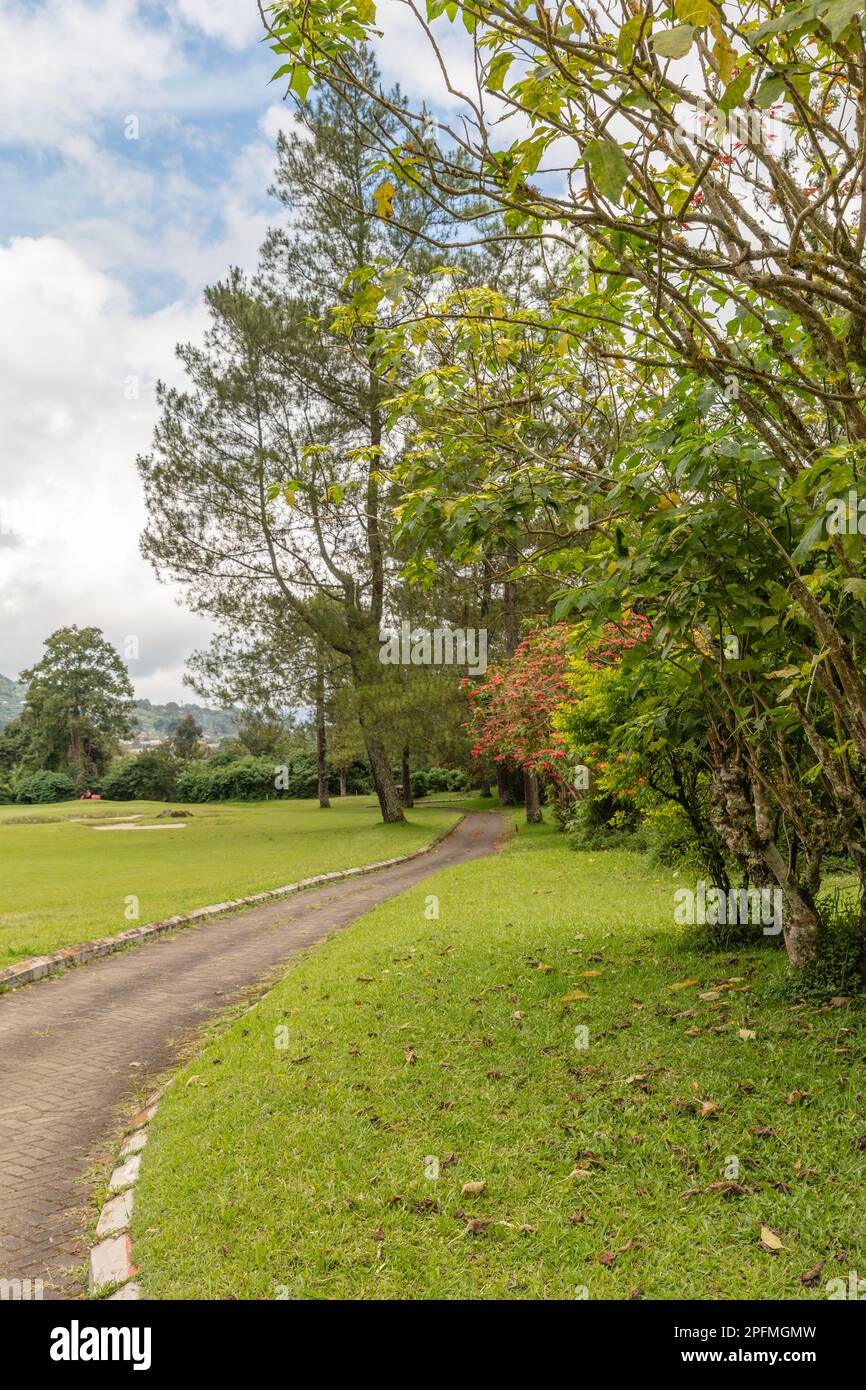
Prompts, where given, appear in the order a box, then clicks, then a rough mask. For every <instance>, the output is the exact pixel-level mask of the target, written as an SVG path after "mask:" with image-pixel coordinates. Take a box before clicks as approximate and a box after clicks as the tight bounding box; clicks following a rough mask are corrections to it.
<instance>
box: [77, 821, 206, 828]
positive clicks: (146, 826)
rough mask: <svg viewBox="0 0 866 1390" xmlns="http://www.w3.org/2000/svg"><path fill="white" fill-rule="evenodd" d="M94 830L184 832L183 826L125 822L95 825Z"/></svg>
mask: <svg viewBox="0 0 866 1390" xmlns="http://www.w3.org/2000/svg"><path fill="white" fill-rule="evenodd" d="M93 829H94V830H186V826H185V825H179V824H175V825H130V824H127V823H126V822H125V821H124V822H123V824H121V825H95V826H94V827H93Z"/></svg>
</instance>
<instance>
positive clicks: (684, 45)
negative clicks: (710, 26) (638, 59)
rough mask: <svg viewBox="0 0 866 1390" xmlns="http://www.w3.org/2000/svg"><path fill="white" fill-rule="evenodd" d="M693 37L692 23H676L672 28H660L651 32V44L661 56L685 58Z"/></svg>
mask: <svg viewBox="0 0 866 1390" xmlns="http://www.w3.org/2000/svg"><path fill="white" fill-rule="evenodd" d="M694 37H695V30H694V25H692V24H677V25H675V27H674V28H673V29H662V30H661V32H660V33H658V34H653V39H652V45H653V48H654V49H655V51H656V53H658V54H660V55H661V57H662V58H685V56H686V54H687V53H688V51H689V49H690V48H691V46H692V39H693V38H694Z"/></svg>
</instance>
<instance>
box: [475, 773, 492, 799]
mask: <svg viewBox="0 0 866 1390" xmlns="http://www.w3.org/2000/svg"><path fill="white" fill-rule="evenodd" d="M478 791H479V794H480V795H481V796H490V782H489V781H488V779H487V778H486V777H484V778H482V780H481V786H480V787H479V788H478Z"/></svg>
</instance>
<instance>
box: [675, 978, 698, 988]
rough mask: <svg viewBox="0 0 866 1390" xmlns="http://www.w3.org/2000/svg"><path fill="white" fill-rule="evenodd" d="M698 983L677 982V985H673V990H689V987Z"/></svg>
mask: <svg viewBox="0 0 866 1390" xmlns="http://www.w3.org/2000/svg"><path fill="white" fill-rule="evenodd" d="M697 983H698V981H697V980H677V982H676V984H675V985H671V989H688V988H689V985H696V984H697Z"/></svg>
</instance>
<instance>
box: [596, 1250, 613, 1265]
mask: <svg viewBox="0 0 866 1390" xmlns="http://www.w3.org/2000/svg"><path fill="white" fill-rule="evenodd" d="M598 1262H599V1264H600V1265H607V1267H608V1269H613V1267H614V1265H615V1264H616V1255H615V1254H614V1253H613V1251H612V1250H602V1252H601V1254H600V1255H599V1257H598Z"/></svg>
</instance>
